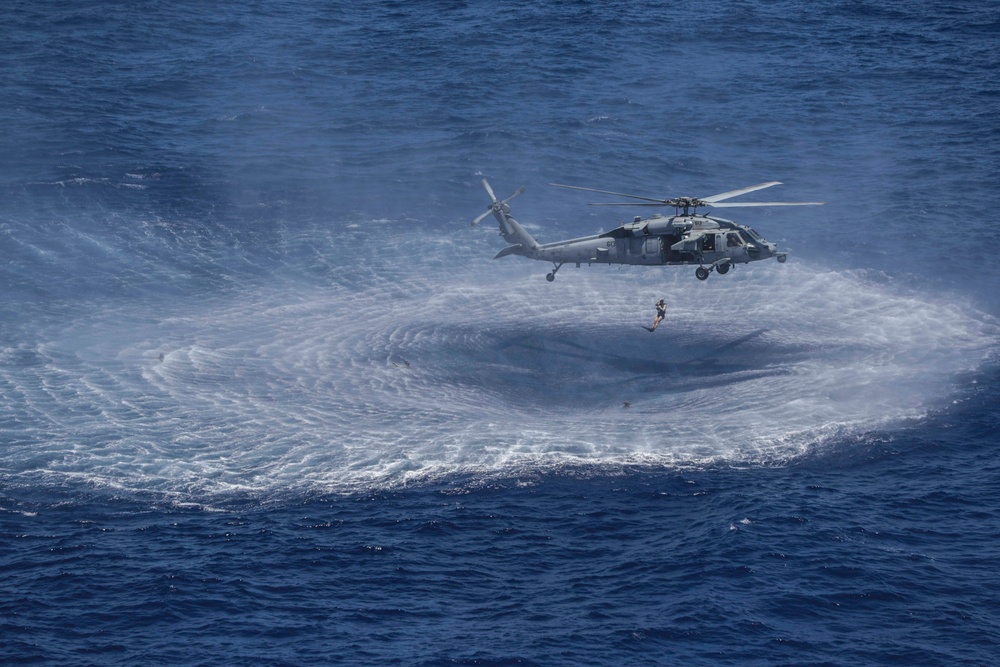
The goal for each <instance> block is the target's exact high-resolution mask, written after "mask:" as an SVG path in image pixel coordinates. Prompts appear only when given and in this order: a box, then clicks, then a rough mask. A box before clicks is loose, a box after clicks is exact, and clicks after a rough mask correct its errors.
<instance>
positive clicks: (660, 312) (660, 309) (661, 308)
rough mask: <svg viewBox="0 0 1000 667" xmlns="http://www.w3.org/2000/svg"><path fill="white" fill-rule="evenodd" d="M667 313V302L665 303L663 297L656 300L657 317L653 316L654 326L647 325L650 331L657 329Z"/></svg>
mask: <svg viewBox="0 0 1000 667" xmlns="http://www.w3.org/2000/svg"><path fill="white" fill-rule="evenodd" d="M666 315H667V304H665V303H663V299H660V300H659V301H657V302H656V317H654V318H653V326H651V327H646V328H647V329H649V330H650V331H656V327H658V326H660V322H662V321H663V318H664V317H666Z"/></svg>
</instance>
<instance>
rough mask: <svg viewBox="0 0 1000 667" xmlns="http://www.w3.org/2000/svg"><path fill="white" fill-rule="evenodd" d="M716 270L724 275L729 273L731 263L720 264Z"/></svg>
mask: <svg viewBox="0 0 1000 667" xmlns="http://www.w3.org/2000/svg"><path fill="white" fill-rule="evenodd" d="M715 270H716V271H718V272H719V275H720V276H724V275H726V274H727V273H729V264H719V265H718V266H717V267H715Z"/></svg>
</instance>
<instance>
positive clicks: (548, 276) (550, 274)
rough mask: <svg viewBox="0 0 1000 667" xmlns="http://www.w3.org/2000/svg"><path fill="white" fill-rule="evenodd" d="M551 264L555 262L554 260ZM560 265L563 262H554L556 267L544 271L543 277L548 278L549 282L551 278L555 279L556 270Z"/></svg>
mask: <svg viewBox="0 0 1000 667" xmlns="http://www.w3.org/2000/svg"><path fill="white" fill-rule="evenodd" d="M553 264H555V262H553ZM562 265H563V262H559V263H558V264H555V267H556V268H554V269H552V270H551V271H549V272H548V273H546V274H545V279H546V280H548V281H549V282H552V281H553V280H555V279H556V271H558V270H559V268H560V267H561V266H562Z"/></svg>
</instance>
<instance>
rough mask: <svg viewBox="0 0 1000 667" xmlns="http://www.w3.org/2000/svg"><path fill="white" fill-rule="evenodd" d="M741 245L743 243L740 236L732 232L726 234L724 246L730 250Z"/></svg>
mask: <svg viewBox="0 0 1000 667" xmlns="http://www.w3.org/2000/svg"><path fill="white" fill-rule="evenodd" d="M741 245H743V241H741V240H740V235H739V234H736V233H734V232H730V233H729V234H726V246H727V247H730V248H739V247H740V246H741Z"/></svg>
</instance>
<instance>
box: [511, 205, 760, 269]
mask: <svg viewBox="0 0 1000 667" xmlns="http://www.w3.org/2000/svg"><path fill="white" fill-rule="evenodd" d="M506 254H516V255H523V256H525V257H530V258H531V259H538V260H543V261H550V262H553V263H555V264H562V263H576V264H641V265H662V264H665V265H684V264H698V265H705V264H707V265H715V264H717V263H718V262H721V261H725V262H727V263H729V264H747V263H749V262H752V261H755V260H759V259H767V258H769V257H773V256H775V255H776V254H778V253H777V252H776V246H775V244H773V243H770V242H768V241H765V240H764V239H763V238H762V237H761V236H760V235H759V234H757V233H756V232H755V231H754V230H753V229H751V228H750V227H747V226H746V225H740V224H737V223H735V222H733V221H732V220H725V219H722V218H717V217H714V216H712V217H710V216H703V215H676V216H654V217H652V218H647V219H644V220H643V219H637V220H634V221H632V222H627V223H625V224H623V225H621V226H619V227H617V228H615V229H613V230H611V231H609V232H604V233H603V234H596V235H594V236H585V237H581V238H576V239H569V240H565V241H557V242H555V243H543V244H539V245H537V246H536V247H534V248H531V247H524V246H522V247H520V248H518V249H517V250H514V251H513V252H510V253H506Z"/></svg>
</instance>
